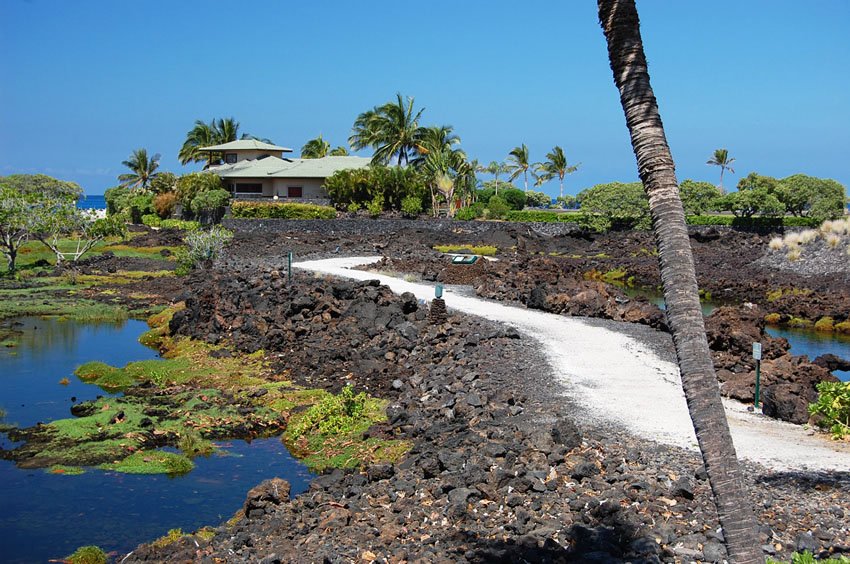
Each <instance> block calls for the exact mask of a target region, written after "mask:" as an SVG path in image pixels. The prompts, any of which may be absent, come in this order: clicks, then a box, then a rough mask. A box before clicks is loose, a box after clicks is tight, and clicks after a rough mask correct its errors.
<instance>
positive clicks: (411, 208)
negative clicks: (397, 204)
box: [401, 196, 422, 217]
mask: <svg viewBox="0 0 850 564" xmlns="http://www.w3.org/2000/svg"><path fill="white" fill-rule="evenodd" d="M401 211H402V213H403V214H404V215H405V216H407V217H416V216H417V215H419V214H420V213H422V198H417V197H416V196H407V197H406V198H404V199H403V200H402V201H401Z"/></svg>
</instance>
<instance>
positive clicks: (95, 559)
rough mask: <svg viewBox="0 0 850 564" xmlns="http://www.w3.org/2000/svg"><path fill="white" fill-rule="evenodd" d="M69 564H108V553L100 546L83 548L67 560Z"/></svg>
mask: <svg viewBox="0 0 850 564" xmlns="http://www.w3.org/2000/svg"><path fill="white" fill-rule="evenodd" d="M65 562H67V563H68V564H106V562H107V558H106V553H105V552H104V551H103V550H101V548H100V547H98V546H91V545H90V546H81V547H80V548H78V549H77V550H75V551H74V554H72V555H70V556H68V557H67V558H66V559H65Z"/></svg>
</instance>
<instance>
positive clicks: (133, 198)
mask: <svg viewBox="0 0 850 564" xmlns="http://www.w3.org/2000/svg"><path fill="white" fill-rule="evenodd" d="M129 212H130V222H132V223H141V222H142V216H143V215H149V214H152V213H154V209H153V194H151V193H150V192H147V193H136V194H133V193H132V192H131V195H130V199H129Z"/></svg>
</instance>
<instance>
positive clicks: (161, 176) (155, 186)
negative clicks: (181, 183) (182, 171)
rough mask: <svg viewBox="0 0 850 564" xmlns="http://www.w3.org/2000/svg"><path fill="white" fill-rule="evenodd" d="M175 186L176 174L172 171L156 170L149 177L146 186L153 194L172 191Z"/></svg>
mask: <svg viewBox="0 0 850 564" xmlns="http://www.w3.org/2000/svg"><path fill="white" fill-rule="evenodd" d="M176 186H177V175H176V174H174V173H173V172H158V173H157V174H155V175H154V176H153V178H151V181H150V184H148V188H149V189H150V191H151V192H153V193H154V194H167V193H168V192H174V190H175V188H176Z"/></svg>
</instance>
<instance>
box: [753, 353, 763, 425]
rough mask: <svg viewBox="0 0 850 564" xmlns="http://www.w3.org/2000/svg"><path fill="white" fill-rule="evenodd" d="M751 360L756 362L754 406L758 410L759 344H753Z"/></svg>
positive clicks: (759, 379) (759, 381) (759, 380)
mask: <svg viewBox="0 0 850 564" xmlns="http://www.w3.org/2000/svg"><path fill="white" fill-rule="evenodd" d="M753 358H754V359H755V361H756V393H755V400H754V405H755V408H756V409H758V408H759V384H760V383H761V343H753Z"/></svg>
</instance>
